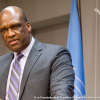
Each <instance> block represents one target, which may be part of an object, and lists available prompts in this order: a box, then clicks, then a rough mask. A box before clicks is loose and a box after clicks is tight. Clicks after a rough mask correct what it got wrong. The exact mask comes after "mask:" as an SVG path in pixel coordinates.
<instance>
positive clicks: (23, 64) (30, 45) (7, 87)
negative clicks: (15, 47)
mask: <svg viewBox="0 0 100 100" xmlns="http://www.w3.org/2000/svg"><path fill="white" fill-rule="evenodd" d="M34 41H35V39H34V38H33V37H32V40H31V42H30V44H29V45H28V47H27V48H26V49H25V50H23V51H22V52H21V54H23V57H22V58H21V60H20V64H21V76H20V85H19V88H20V86H21V81H22V75H23V72H24V67H25V64H26V60H27V58H28V55H29V53H30V51H31V49H32V46H33V44H34ZM16 56H17V53H16V52H14V59H13V60H12V62H11V65H10V69H9V75H8V80H7V86H6V97H5V99H6V100H9V99H8V89H9V82H10V76H11V70H12V67H13V66H12V65H13V63H14V61H15V58H16ZM17 100H19V94H18V98H17Z"/></svg>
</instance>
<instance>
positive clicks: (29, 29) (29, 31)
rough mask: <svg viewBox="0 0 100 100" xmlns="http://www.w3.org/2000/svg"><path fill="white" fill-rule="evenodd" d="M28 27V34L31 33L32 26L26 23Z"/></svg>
mask: <svg viewBox="0 0 100 100" xmlns="http://www.w3.org/2000/svg"><path fill="white" fill-rule="evenodd" d="M26 26H27V29H28V33H31V25H30V23H29V22H26Z"/></svg>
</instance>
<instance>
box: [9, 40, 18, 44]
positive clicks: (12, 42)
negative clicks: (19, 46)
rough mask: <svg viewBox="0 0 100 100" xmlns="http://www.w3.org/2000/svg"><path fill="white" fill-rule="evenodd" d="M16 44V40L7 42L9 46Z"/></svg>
mask: <svg viewBox="0 0 100 100" xmlns="http://www.w3.org/2000/svg"><path fill="white" fill-rule="evenodd" d="M17 42H18V40H11V41H10V42H9V44H11V45H14V44H16V43H17Z"/></svg>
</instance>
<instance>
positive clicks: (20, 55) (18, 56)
mask: <svg viewBox="0 0 100 100" xmlns="http://www.w3.org/2000/svg"><path fill="white" fill-rule="evenodd" d="M22 57H23V54H21V53H20V54H18V55H17V58H16V60H18V61H20V59H21V58H22Z"/></svg>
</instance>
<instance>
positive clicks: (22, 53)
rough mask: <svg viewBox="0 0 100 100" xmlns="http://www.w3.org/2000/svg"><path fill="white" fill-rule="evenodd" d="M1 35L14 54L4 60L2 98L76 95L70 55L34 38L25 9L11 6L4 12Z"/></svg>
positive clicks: (23, 99) (0, 61)
mask: <svg viewBox="0 0 100 100" xmlns="http://www.w3.org/2000/svg"><path fill="white" fill-rule="evenodd" d="M0 32H1V33H0V34H1V36H2V38H3V41H4V43H5V45H6V46H7V47H8V48H9V49H10V50H12V51H13V52H12V53H9V54H6V55H4V56H1V57H0V99H2V100H4V99H6V100H34V99H44V100H45V99H48V98H49V97H51V98H49V99H52V100H54V99H55V100H58V99H59V97H60V98H61V99H62V100H63V99H64V97H72V96H73V95H74V92H73V89H74V71H73V66H72V63H71V56H70V53H69V52H68V50H67V49H66V48H64V47H61V46H56V45H50V44H44V43H41V42H39V41H38V40H37V39H36V38H33V37H32V36H31V25H30V24H29V22H28V21H27V18H26V16H25V14H24V12H23V10H22V9H20V8H18V7H15V6H9V7H7V8H5V9H3V10H2V11H1V13H0ZM61 99H60V100H61ZM67 100H71V99H68V98H67Z"/></svg>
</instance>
